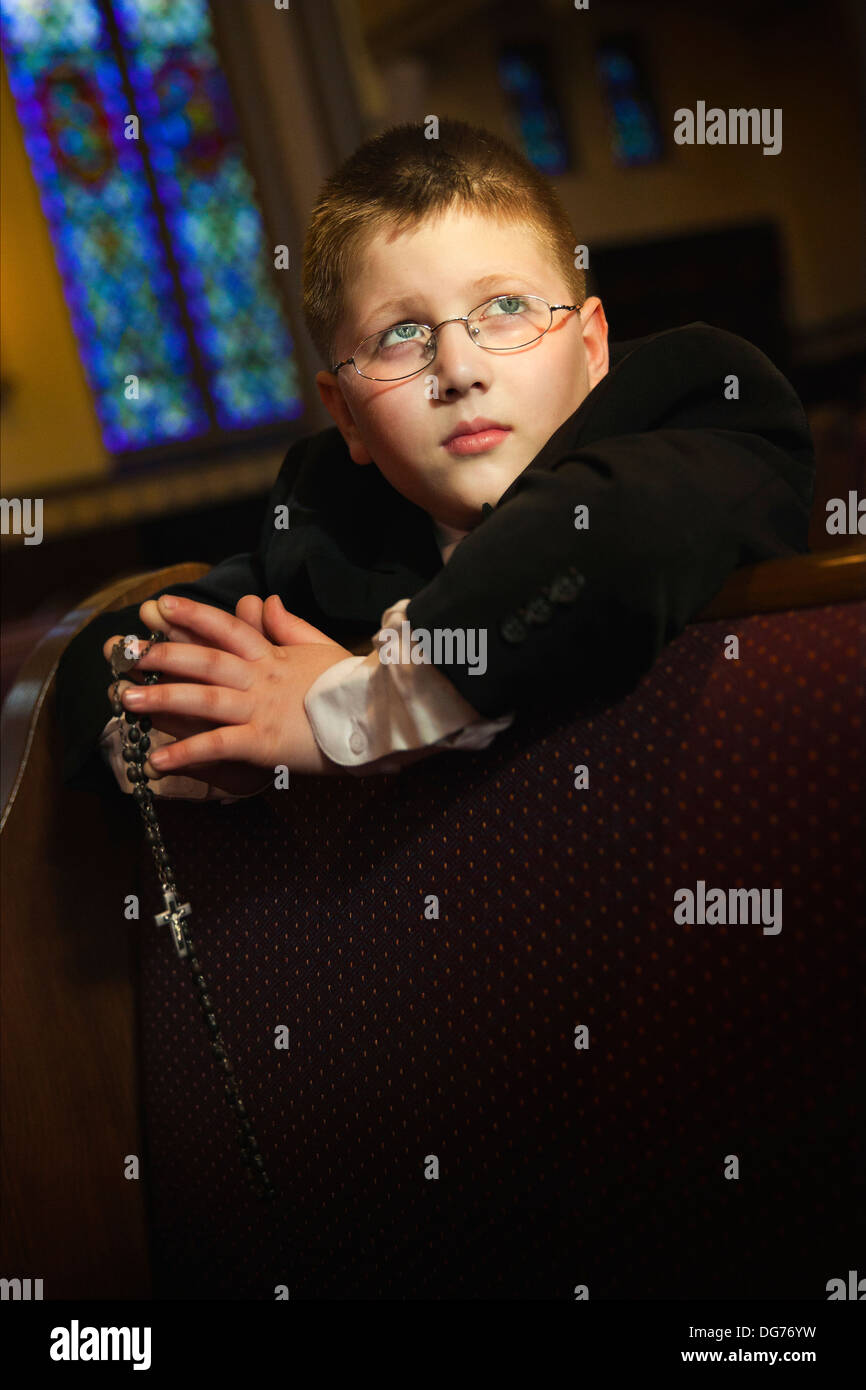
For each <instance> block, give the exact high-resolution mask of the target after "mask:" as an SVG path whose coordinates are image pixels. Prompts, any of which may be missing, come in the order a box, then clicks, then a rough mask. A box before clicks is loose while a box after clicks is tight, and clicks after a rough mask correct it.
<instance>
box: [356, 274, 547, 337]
mask: <svg viewBox="0 0 866 1390" xmlns="http://www.w3.org/2000/svg"><path fill="white" fill-rule="evenodd" d="M508 283H513V284H521V285H527V284H528V283H529V281H528V280H527V279H526V276H525V275H520V274H518V273H517V272H516V271H514V270H495V271H494V272H493V273H492V274H491V275H483V276H482V277H481V279H480V280H475V281H473V283H472V285H471V286H470V288H471V290H472V292H473V293H474V292H475V291H476V290H485V289H493V288H494V287H495V286H496V285H500V286H502V285H506V284H508ZM417 299H418V296H417V295H412V294H404V295H400V296H399V297H398V298H396V299H386V300H385V301H384V303H383V304H379V305H378V306H377V308H376V309H374V310H373V311H372V312H371V313H369V314H367V315H366V316H365V318H366V319H368V320H369V321H370V322H372V321H373V320H374V319H378V318H383V317H384V316H385V314H393V313H403V312H404V311H405V310H406V309H407V308H408V306H409V305H410V304H414V303H416V302H417ZM471 307H473V308H474V307H475V306H474V305H473V306H471ZM382 327H390V325H385V324H383V325H382ZM377 331H378V330H377V329H375V328H371V329H370V330H369V332H371V333H375V332H377Z"/></svg>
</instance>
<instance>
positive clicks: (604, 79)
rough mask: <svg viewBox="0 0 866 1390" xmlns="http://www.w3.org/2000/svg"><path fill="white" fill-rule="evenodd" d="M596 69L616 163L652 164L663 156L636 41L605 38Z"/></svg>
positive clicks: (657, 125) (628, 164) (650, 97)
mask: <svg viewBox="0 0 866 1390" xmlns="http://www.w3.org/2000/svg"><path fill="white" fill-rule="evenodd" d="M597 62H598V71H599V75H600V77H601V84H602V89H603V92H604V99H605V105H606V107H607V115H608V123H609V126H610V140H611V146H612V149H613V157H614V160H615V161H616V163H617V164H622V165H627V166H632V165H635V164H654V163H655V162H656V161H657V160H658V159H660V158H661V156H662V137H661V130H660V128H659V122H658V116H657V114H656V109H655V104H654V102H653V99H652V96H651V94H650V90H649V83H648V81H647V77H646V72H645V70H644V65H643V62H642V60H641V57H640V55H639V53H638V51H637V45H636V43H635V42H634V41H633V40H631V39H628V38H621V39H608V40H606V41H605V42H604V43H602V44H600V45H599V48H598V54H597Z"/></svg>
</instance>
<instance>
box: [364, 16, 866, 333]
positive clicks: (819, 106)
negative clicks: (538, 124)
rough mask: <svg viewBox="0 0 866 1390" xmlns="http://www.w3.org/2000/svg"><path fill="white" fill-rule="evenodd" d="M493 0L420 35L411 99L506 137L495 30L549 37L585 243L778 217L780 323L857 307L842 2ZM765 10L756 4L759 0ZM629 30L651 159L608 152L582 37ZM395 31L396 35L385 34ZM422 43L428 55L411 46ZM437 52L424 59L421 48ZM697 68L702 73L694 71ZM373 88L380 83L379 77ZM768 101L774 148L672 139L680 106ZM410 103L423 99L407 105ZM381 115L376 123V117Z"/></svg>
mask: <svg viewBox="0 0 866 1390" xmlns="http://www.w3.org/2000/svg"><path fill="white" fill-rule="evenodd" d="M507 8H508V7H507V6H497V7H496V10H495V11H494V12H492V15H491V16H485V15H484V14H476V15H475V16H474V17H472V18H471V19H470V20H469V21H468V22H467V23H465V24H461V25H459V27H458V28H456V29H454V31H453V35H452V37H451V38H449V36H448V35H445V34H440V35H438V36H437V41H436V42H435V43H429V44H427V45H423V46H420V45H419V46H418V48H417V49H416V54H417V57H418V58H420V60H421V61H422V62H423V63H425V64H426V80H424V81H423V86H422V89H421V90H419V92H418V94H417V104H416V106H415V111H416V112H417V118H418V119H420V118H421V117H423V115H426V114H430V113H433V114H437V115H439V116H442V115H451V116H460V117H462V118H463V119H465V120H471V121H477V122H478V123H479V124H482V125H487V126H489V128H490V129H492V130H495V131H497V132H498V133H499V134H502V135H506V136H511V135H512V130H511V127H510V126H509V123H508V113H507V108H506V105H505V101H504V99H503V96H502V93H501V91H500V88H499V85H498V81H497V77H496V70H495V53H496V47H497V44H498V43H499V42H500V40H501V39H502V38H503V37H505V36H506V35H508V34H511V33H515V34H518V33H519V32H520V27H521V22H522V24H523V25H525V32H526V34H527V35H528V36H533V34H534V35H537V36H538V37H540V38H548V39H549V40H550V42H551V48H552V52H553V56H554V61H555V63H556V79H557V88H558V92H559V94H560V98H561V101H562V105H563V112H564V117H565V120H566V122H567V124H568V128H569V132H570V133H571V134H573V136H574V144H575V149H576V155H577V159H578V161H579V163H580V167H579V169H578V171H577V172H576V173H574V174H570V175H565V176H563V177H562V178H560V179H557V180H554V182H555V185H556V187H557V189H558V190H559V192H560V194H561V196H562V198H563V200H564V202H565V204H566V206H567V208H568V210H569V212H570V214H571V215H572V217H573V219H574V222H575V227H576V229H577V232H578V239H579V240H580V241H583V242H586V243H587V245H588V246H589V248H590V255H591V254H592V244H593V242H608V241H618V240H620V239H622V240H628V239H631V238H640V237H643V236H652V235H656V234H658V235H661V234H664V233H666V232H670V233H673V232H679V231H683V230H689V229H693V228H704V227H712V226H720V225H722V224H725V223H734V222H740V221H743V220H746V219H752V218H758V217H769V218H774V219H777V220H778V221H779V223H780V224H781V227H782V232H783V237H784V242H785V245H786V248H787V255H788V260H789V274H790V284H789V291H790V302H789V312H790V318H791V326H792V328H794V329H803V330H805V329H809V328H812V327H814V326H817V325H819V324H821V323H823V322H826V321H829V320H832V319H834V318H837V317H841V316H843V315H847V314H851V313H854V312H856V311H861V312H862V311H864V310H866V272H864V255H863V247H864V244H866V203H864V176H863V153H864V152H863V146H862V134H861V132H860V130H859V129H858V111H857V100H858V99H859V94H858V80H859V79H858V73H857V55H856V41H855V36H854V34H853V33H852V26H851V23H850V21H849V20H847V19H846V12H845V10H844V8H843V7H841V6H839V7H837V6H836V5H834V4H833V3H832V0H831V2H830V3H827V4H825V5H822V6H820V12H819V13H818V14H817V15H816V10H817V9H818V8H819V7H817V6H814V7H813V6H807V7H798V6H793V5H792V6H790V7H788V6H771V7H769V10H770V11H772V13H773V15H774V16H775V18H774V19H773V20H772V22H771V20H770V19H769V18H767V19H765V20H764V21H763V22H762V21H761V20H759V19H758V18H757V15H758V14H759V13H760V6H758V7H757V8H756V7H755V6H754V5H752V4H747V5H743V6H742V7H739V6H738V5H737V4H733V3H730V4H725V5H714V6H709V5H704V6H702V5H697V4H681V3H671V0H668V3H664V0H657V3H655V4H652V5H648V4H646V3H645V0H644V2H642V3H640V4H634V3H620V4H605V5H595V4H592V3H591V4H590V8H589V10H587V11H576V10H575V9H574V7H573V5H572V4H570V3H569V2H568V0H556V2H555V3H554V0H551V3H548V4H547V5H544V4H541V3H538V4H536V5H535V6H515V7H513V11H512V13H516V12H517V11H520V10H523V11H525V19H524V20H523V21H521V20H520V18H519V16H518V18H517V19H516V20H515V19H509V18H508V16H507V14H506V11H507ZM764 11H765V12H768V7H767V6H766V5H765V6H764ZM620 25H621V26H622V27H623V28H624V29H627V30H628V31H629V32H634V33H637V34H640V35H642V36H643V38H644V40H645V45H646V48H645V51H646V54H647V57H648V60H649V72H650V77H651V81H652V83H653V86H654V91H655V97H656V100H657V102H658V106H659V110H660V115H661V119H662V127H663V133H664V135H665V137H666V139H667V140H668V141H669V153H668V157H667V159H666V160H665V162H664V163H661V164H659V165H657V166H655V167H649V168H646V169H633V170H622V169H618V168H616V167H615V166H614V164H613V162H612V158H611V156H610V153H609V143H608V133H607V126H606V119H605V112H604V107H603V104H602V97H601V93H600V88H599V83H598V79H597V77H596V72H595V68H594V61H593V49H594V45H595V42H596V40H597V38H598V37H599V35H601V34H603V33H606V32H609V31H615V30H616V29H617V28H618V27H619V26H620ZM397 42H399V39H398V40H397ZM425 50H426V52H425ZM431 52H435V59H430V58H429V56H428V55H429V54H430V53H431ZM704 74H713V76H712V77H711V78H710V77H707V76H704ZM384 89H385V91H386V92H387V91H389V90H391V91H394V89H393V87H390V88H389V83H388V81H387V80H386V81H385V83H384ZM394 100H395V102H396V103H397V104H399V108H400V109H399V115H398V117H397V119H410V118H411V119H414V118H415V116H414V115H410V111H409V110H407V107H408V108H410V109H411V108H412V105H413V102H412V94H411V93H407V92H405V91H403V92H395V93H394ZM699 100H703V101H705V102H706V103H707V105H708V106H713V105H716V106H720V107H723V108H725V109H727V108H728V107H739V106H745V107H752V106H757V107H759V108H760V107H769V108H775V107H781V108H782V112H783V116H782V135H783V143H782V151H781V153H780V154H778V155H775V156H772V155H764V154H763V153H761V150H760V148H758V147H754V146H745V147H744V146H708V145H704V146H699V145H693V146H685V145H674V144H673V140H672V132H673V124H674V122H673V113H674V111H675V110H676V109H677V108H678V107H683V106H685V107H689V108H691V109H692V110H694V109H695V107H696V104H697V102H698V101H699ZM419 107H423V110H422V109H419ZM384 123H385V124H387V123H388V122H387V120H386V121H385V122H384Z"/></svg>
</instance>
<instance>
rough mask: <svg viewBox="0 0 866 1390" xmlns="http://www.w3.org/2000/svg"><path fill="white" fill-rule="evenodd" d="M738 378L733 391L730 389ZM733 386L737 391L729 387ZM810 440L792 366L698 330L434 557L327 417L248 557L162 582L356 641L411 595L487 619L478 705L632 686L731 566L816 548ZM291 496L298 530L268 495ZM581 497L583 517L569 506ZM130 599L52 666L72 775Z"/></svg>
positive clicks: (103, 713)
mask: <svg viewBox="0 0 866 1390" xmlns="http://www.w3.org/2000/svg"><path fill="white" fill-rule="evenodd" d="M731 376H735V377H736V378H737V383H738V399H733V400H732V399H727V398H726V383H727V382H728V379H729V378H730V377H731ZM727 394H730V391H728V393H727ZM814 467H815V465H814V454H813V447H812V440H811V437H810V434H809V428H808V425H807V422H806V417H805V414H804V412H803V408H802V405H801V404H800V401H799V400H798V398H797V395H796V393H795V392H794V390H793V388H792V387H791V385H790V383H789V382H788V381H787V380H786V379H785V377H784V376H783V375H782V374H781V373H780V372H779V371H778V370H777V369H776V368H775V367H774V366H773V364H772V363H771V362H770V361H769V359H768V358H767V357H766V356H764V354H763V353H762V352H760V351H759V350H758V349H757V348H756V347H754V346H753V345H752V344H751V343H748V342H746V341H745V340H744V339H743V338H740V337H738V336H736V335H735V334H732V333H727V332H724V331H723V330H721V329H717V328H713V327H711V326H710V325H708V324H705V323H692V324H688V325H687V326H685V327H683V328H674V329H670V330H668V331H665V332H661V333H656V334H652V335H651V336H649V337H646V338H639V339H635V340H633V341H631V342H625V343H619V344H611V345H610V370H609V372H608V374H607V376H606V377H604V379H603V380H602V381H600V382H599V383H598V385H597V386H596V387H595V388H594V389H593V390H592V391H591V392H590V393H589V395H588V396H587V397H586V399H585V400H584V401H583V403H582V404H581V406H580V407H579V408H578V409H577V410H576V411H575V412H574V414H573V415H571V416H569V418H568V419H567V420H566V421H565V422H564V423H563V424H562V425H561V426H560V427H559V429H557V430H556V431H555V433H554V434H553V435H552V436H551V438H550V439H549V440H548V442H547V443H546V444H545V446H544V448H543V449H542V450H541V451H540V453H539V454H538V455H537V456H536V457H535V458H534V459H533V460H532V462H531V463H530V464H529V465H528V466H527V468H525V469H524V471H523V472H522V473H521V474H520V476H519V477H518V478H517V479H516V480H515V481H514V482H513V483H512V484H511V486H510V487H509V488H508V489H507V490H506V491H505V492H504V493H503V494H502V496H501V497H500V498H499V500H498V502H497V500H496V499H495V498H491V503H494V504H495V505H494V506H493V509H492V511H489V512H487V513H486V515H485V517H484V519H483V520H482V521H481V522H480V524H479V525H478V526H477V527H476V528H475V529H474V530H473V531H472V532H471V533H470V534H469V535H468V536H466V537H465V539H464V540H463V541H462V542H461V543H460V545H459V546H458V547H457V549H456V550H455V551H454V553H453V554H452V556H451V559H450V560H449V562H448V564H447V565H446V566H443V564H442V559H441V555H440V552H439V547H438V545H437V543H436V538H435V533H434V529H433V523H432V521H431V519H430V517H429V516H428V514H427V513H426V512H424V511H423V510H422V509H421V508H420V507H418V506H416V505H415V504H414V503H412V502H410V501H408V500H407V499H406V498H404V497H403V496H402V495H401V494H400V493H398V492H397V491H396V490H395V489H394V488H393V487H392V486H391V484H390V483H388V481H387V480H386V479H385V478H384V477H383V475H382V474H381V473H380V472H379V471H378V469H377V468H375V467H374V466H368V467H364V468H361V467H358V466H357V465H356V464H354V463H353V462H352V460H351V459H350V457H349V453H348V450H347V449H346V446H345V444H344V442H343V439H342V437H341V435H340V433H339V431H338V430H337V429H336V428H331V429H326V430H323V431H321V432H320V433H318V434H315V435H312V436H309V437H307V438H304V439H301V440H298V441H297V442H296V443H295V444H293V445H292V447H291V448H290V449H289V451H288V453H287V455H286V458H285V460H284V462H283V464H282V467H281V468H280V472H279V474H278V476H277V479H276V481H275V483H274V486H273V488H272V490H271V493H270V496H269V498H268V502H267V506H266V508H265V515H264V518H263V521H262V529H261V535H260V540H259V546H258V549H257V550H256V552H255V553H246V554H239V555H233V556H231V557H230V558H229V559H226V560H223V561H222V562H221V563H220V564H218V565H215V566H214V567H213V568H212V569H211V570H210V571H209V573H208V574H206V575H205V576H204V577H203V578H202V579H199V580H197V581H196V582H195V583H193V584H180V585H175V586H172V587H171V589H170V590H166V589H159V590H156V592H155V594H154V595H153V596H154V597H156V596H157V595H158V594H161V593H166V592H171V593H175V594H181V595H186V596H188V597H190V598H194V599H197V600H199V601H200V602H202V603H209V604H213V605H214V606H215V607H218V608H222V609H224V610H225V611H226V612H229V613H233V612H234V608H235V604H236V603H237V601H238V599H240V598H241V597H242V596H243V595H244V594H247V593H255V594H258V595H259V596H260V597H262V598H266V597H267V596H268V595H269V594H271V593H277V594H279V595H280V597H281V598H282V600H283V602H284V604H285V605H286V607H287V608H288V609H289V611H290V612H293V613H297V614H299V615H300V616H301V617H303V618H305V619H307V621H309V622H311V623H314V624H315V625H316V626H317V627H319V628H321V629H322V630H323V631H325V632H327V633H328V635H329V636H331V637H333V638H335V639H336V640H337V641H342V642H344V643H348V642H350V641H352V640H353V639H355V638H357V637H359V636H362V635H364V634H367V635H372V633H374V632H375V631H376V629H377V628H378V626H379V622H380V618H381V614H382V612H383V610H384V609H385V608H386V607H388V606H389V605H390V604H391V603H393V602H395V601H396V600H397V599H400V598H404V597H407V596H408V597H410V599H411V602H410V603H409V606H408V609H407V613H406V617H407V618H408V620H409V622H410V623H411V625H412V628H418V627H421V628H427V629H433V628H437V627H438V628H453V627H463V628H466V627H469V628H486V629H487V631H488V645H487V670H486V672H485V674H483V675H473V674H470V673H469V670H468V669H467V668H465V667H460V666H454V665H449V666H448V667H445V668H443V672H444V674H445V675H446V676H447V677H448V678H449V679H450V680H451V681H452V683H453V684H454V685H455V686H456V687H457V689H458V690H459V691H460V693H461V694H462V695H464V696H465V698H466V699H467V700H468V701H469V702H470V704H471V705H473V706H474V708H475V709H477V710H478V712H479V713H480V714H482V715H486V716H488V717H495V716H497V715H500V714H503V713H505V712H507V711H509V710H512V709H519V708H522V707H526V706H530V705H534V704H537V703H540V702H543V703H545V704H561V703H563V702H564V703H565V704H566V705H568V706H569V707H571V708H573V709H574V710H575V711H577V710H579V709H580V708H584V707H587V708H588V707H591V706H593V705H595V704H597V703H598V702H609V701H610V700H613V699H617V698H620V697H622V696H623V695H625V694H627V693H628V691H630V690H631V689H633V688H634V686H635V685H636V684H637V682H638V681H639V679H640V678H641V676H642V675H643V674H644V673H645V672H646V671H647V670H648V669H649V668H650V667H651V666H652V664H653V662H654V661H655V659H656V657H657V656H658V654H659V652H660V651H661V650H662V648H663V647H664V645H665V644H666V643H667V642H669V641H671V639H672V638H674V637H675V636H676V635H677V634H678V633H679V632H680V631H682V629H683V628H684V627H685V626H686V624H687V623H688V622H689V621H690V619H691V618H693V617H694V615H695V614H696V613H697V612H698V611H699V610H700V609H701V608H702V607H703V606H704V605H705V604H706V603H707V602H708V601H709V599H710V598H712V596H713V594H715V593H716V592H717V591H718V589H719V588H720V587H721V585H722V584H723V583H724V581H725V579H726V578H727V576H728V575H729V574H730V573H731V571H732V570H734V569H736V568H737V567H738V566H739V565H744V564H749V563H753V562H756V561H759V560H767V559H771V558H773V557H776V556H783V555H790V554H792V553H796V552H802V551H806V549H807V542H806V536H807V530H808V522H809V510H810V506H811V502H812V492H813V486H814ZM280 504H286V505H288V507H289V509H290V530H288V531H285V530H277V529H275V527H274V508H275V507H277V506H279V505H280ZM578 504H585V505H586V506H588V508H589V526H588V529H575V525H574V515H575V507H576V506H577V505H578ZM138 607H139V605H137V604H136V605H133V606H131V607H129V608H125V609H120V610H118V611H115V612H113V613H107V614H103V615H102V616H100V617H99V618H97V619H95V620H94V621H93V622H91V623H90V624H88V626H87V627H86V628H85V629H84V630H83V632H81V633H79V635H78V636H77V637H76V638H74V639H73V641H72V642H71V643H70V644H69V646H68V648H67V650H66V652H65V653H64V656H63V658H62V659H61V662H60V665H59V668H58V673H57V708H58V717H59V719H60V723H61V729H62V734H63V739H64V749H65V752H64V765H63V778H64V781H66V782H69V783H71V784H72V785H80V786H88V785H102V784H103V778H104V777H105V776H106V775H108V776H110V774H109V773H108V769H107V768H106V767H105V766H104V764H103V763H102V761H101V759H100V758H99V757H98V754H97V752H96V741H97V738H98V735H99V733H100V731H101V730H102V728H103V726H104V724H105V721H106V719H107V718H108V716H109V713H110V710H109V706H108V700H107V696H106V687H107V685H108V681H109V679H110V671H109V668H108V665H107V663H106V661H105V659H104V657H103V655H102V645H103V643H104V642H105V640H106V638H108V637H110V636H111V635H112V634H113V633H124V634H125V633H131V632H135V633H138V634H139V635H141V636H146V635H147V634H146V629H145V627H144V625H143V624H142V623H141V621H140V619H139V617H138Z"/></svg>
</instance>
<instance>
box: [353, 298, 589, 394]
mask: <svg viewBox="0 0 866 1390" xmlns="http://www.w3.org/2000/svg"><path fill="white" fill-rule="evenodd" d="M512 297H513V298H516V299H538V300H540V301H541V303H542V304H547V307H548V310H549V311H550V323H549V324H548V325H547V327H546V328H543V329H542V330H541V332H540V333H537V334H536V336H535V337H534V338H530V339H529V342H528V343H518V344H517V345H515V346H513V347H504V348H494V347H485V346H484V344H483V343H478V342H476V341H475V339H474V338H473V336H472V329H471V328H470V327H469V320H470V319H471V317H472V315H473V314H474V313H476V312H477V311H478V310H479V309H483V308H484V307H485V305H487V304H495V303H496V300H497V299H511V298H512ZM582 308H583V305H582V304H549V303H548V301H547V300H546V299H545V298H544V296H543V295H540V294H521V295H514V296H511V295H509V294H506V293H502V294H494V295H491V297H490V298H489V299H483V300H482V301H481V303H480V304H476V305H475V308H474V309H470V310H469V313H468V314H459V315H457V316H455V317H454V318H451V319H443V320H442V322H441V323H437V324H436V326H435V328H431V327H430V324H429V323H419V324H417V325H416V327H418V328H427V329H429V331H430V337H429V338H428V339H427V344H428V346H429V344H430V343H431V342H432V341H433V339H434V338H435V336H436V334H437V333H438V332H439V329H440V328H444V327H445V324H446V323H462V324H465V326H466V332H467V333H468V334H469V341H470V342H471V343H475V346H476V347H479V348H481V350H482V352H519V351H520V350H521V348H525V347H529V346H530V344H531V343H537V342H538V340H539V338H543V337H544V335H545V333H549V332H550V330H551V328H552V327H553V314H554V310H556V309H569V310H571V309H577V310H578V311H580V310H581V309H582ZM409 322H414V320H409V319H406V320H405V323H409ZM402 327H404V323H393V324H390V325H389V327H388V328H378V329H376V331H375V332H374V333H367V334H365V336H364V337H363V338H362V339H361V341H360V343H359V344H358V346H357V347H356V348H355V351H354V352H353V353H352V356H351V357H346V358H345V359H344V360H343V361H342V362H338V363H337V365H336V366H335V367H332V368H331V371H332V372H334V373H336V372H338V371H339V370H340V368H341V367H348V366H349V365H350V364H351V365H352V366H353V367H354V368H355V371H356V372H357V373H358V376H360V377H363V378H364V380H365V381H408V380H409V377H411V376H417V375H418V373H419V372H423V371H424V370H425V368H426V367H429V366H430V365H431V363H433V362H434V361H435V360H436V353H437V352H438V351H439V344H438V342H437V343H436V346H435V348H434V349H433V356H432V357H431V358H430V361H429V362H424V363H422V364H421V366H420V367H416V368H415V370H414V372H407V373H406V375H405V376H388V377H382V376H367V374H366V372H362V371H360V370H359V369H358V367H357V365H356V363H355V354H356V353H358V352H360V350H361V348H362V347H363V346H364V344H365V343H366V342H367V341H368V340H369V339H370V338H378V337H380V336H381V335H382V334H383V333H388V332H390V329H391V328H402Z"/></svg>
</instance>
